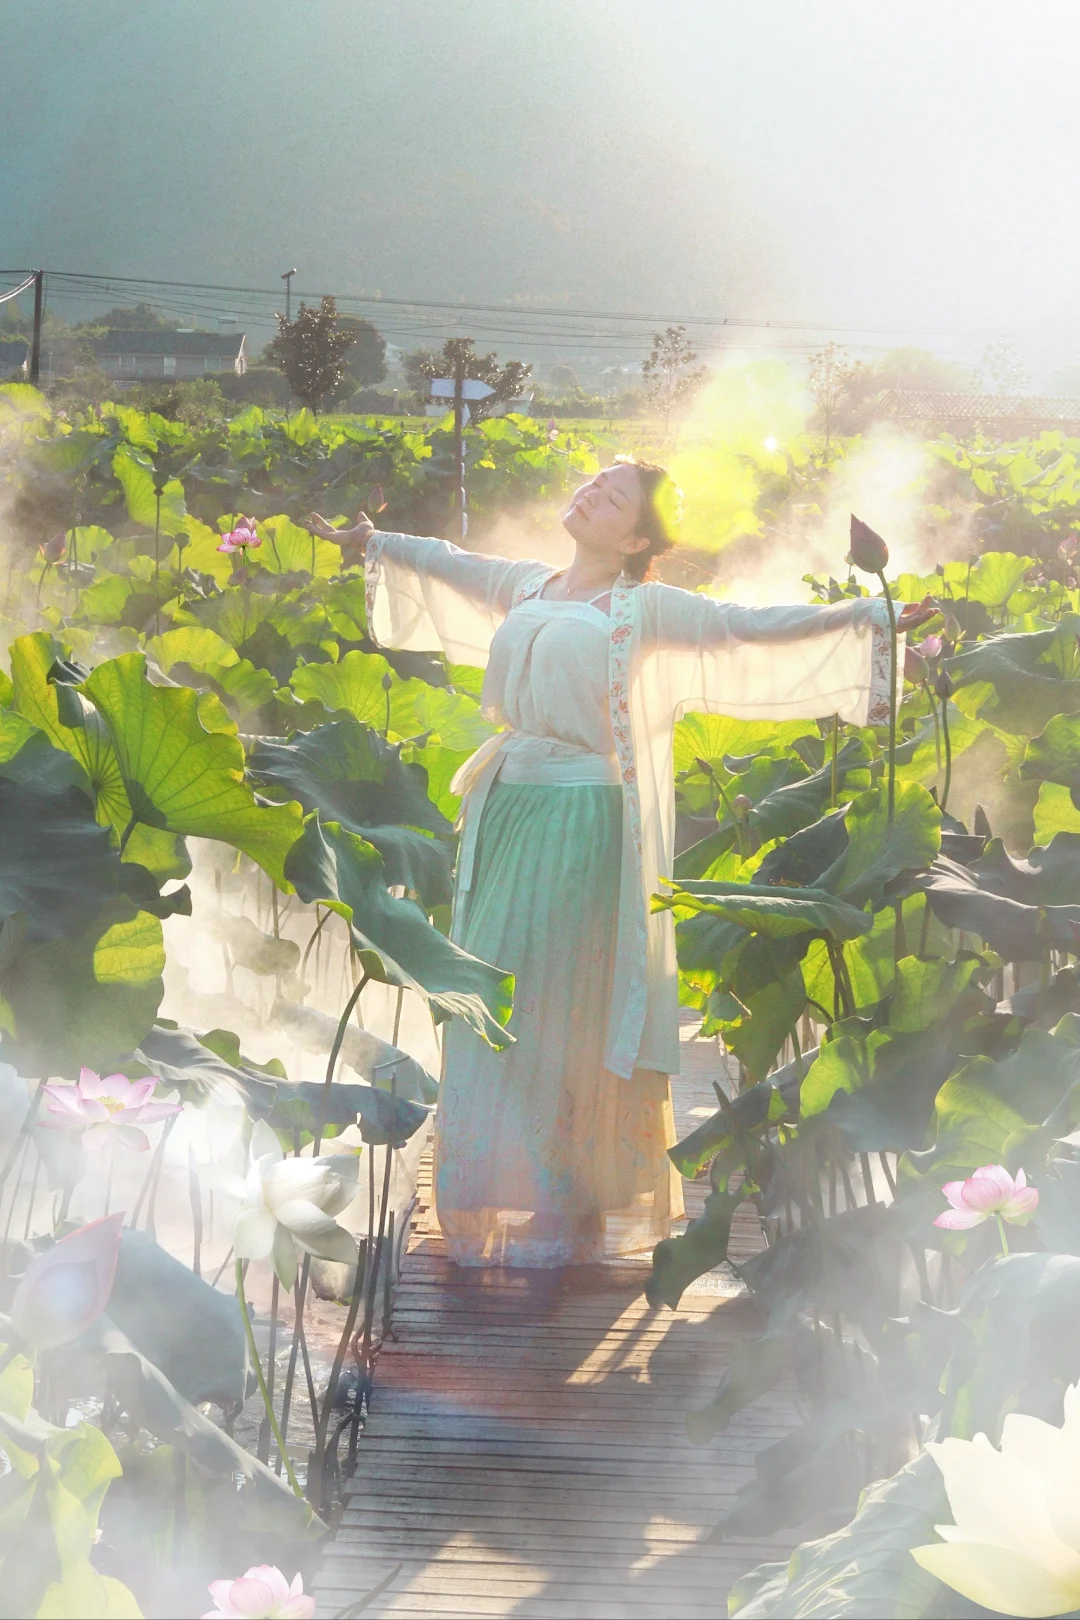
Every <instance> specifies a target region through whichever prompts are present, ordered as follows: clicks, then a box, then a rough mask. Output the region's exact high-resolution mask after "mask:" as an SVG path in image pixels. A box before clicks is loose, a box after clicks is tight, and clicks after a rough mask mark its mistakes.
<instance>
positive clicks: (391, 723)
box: [290, 652, 428, 738]
mask: <svg viewBox="0 0 1080 1620" xmlns="http://www.w3.org/2000/svg"><path fill="white" fill-rule="evenodd" d="M384 683H387V684H384ZM290 685H291V686H292V689H293V691H294V692H295V693H296V695H297V697H298V698H299V699H300V700H301V702H308V701H310V700H315V701H317V702H319V703H322V704H323V706H324V707H325V708H326V709H327V710H328V711H330V712H331V713H336V712H339V711H341V710H344V711H345V713H346V714H351V715H352V716H353V718H354V719H355V720H359V721H360V723H361V725H364V726H370V727H371V728H372V730H373V731H380V732H385V733H387V734H388V735H389V736H391V737H396V738H407V737H415V736H417V735H418V734H419V733H420V732H421V731H423V730H424V729H425V728H424V727H423V726H422V725H421V723H420V722H419V721H418V719H417V717H416V709H415V702H414V700H415V698H416V697H417V695H418V694H422V693H426V692H427V690H428V688H427V687H426V686H425V685H424V683H423V682H422V681H417V680H411V681H403V680H401V679H400V678H399V677H398V676H397V675H395V674H394V672H393V670H392V669H391V667H390V665H389V664H388V663H387V661H386V659H385V658H383V657H382V655H381V654H380V653H364V652H349V653H346V654H345V657H344V658H343V659H342V660H341V662H340V663H337V664H301V665H300V666H299V668H298V669H296V670H295V672H294V673H293V676H292V679H291V681H290Z"/></svg>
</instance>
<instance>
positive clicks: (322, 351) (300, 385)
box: [263, 297, 356, 411]
mask: <svg viewBox="0 0 1080 1620" xmlns="http://www.w3.org/2000/svg"><path fill="white" fill-rule="evenodd" d="M277 323H278V331H277V337H275V338H272V339H271V340H270V342H269V343H268V344H267V345H266V349H265V350H264V356H263V357H264V359H266V360H268V361H269V362H270V364H271V365H275V366H279V367H280V368H281V370H282V371H283V372H284V373H285V376H286V377H287V378H288V382H289V388H290V390H291V392H292V393H293V394H295V396H296V398H297V399H298V400H300V401H301V402H302V403H303V404H304V405H309V406H310V407H311V409H312V410H313V411H318V410H321V409H322V408H323V406H324V405H325V404H326V403H327V402H328V401H329V400H330V399H331V398H332V396H333V395H334V394H335V393H336V392H337V390H338V389H339V388H340V386H341V379H342V378H343V377H344V375H345V371H346V360H345V356H346V355H347V354H348V352H349V350H350V349H351V348H352V346H353V344H354V343H355V341H356V339H355V337H354V336H353V334H352V333H351V332H348V331H342V330H341V324H340V317H339V315H338V312H337V305H336V303H335V302H334V300H333V299H332V298H330V297H326V298H324V299H323V300H322V303H321V304H320V305H319V307H318V309H314V308H310V307H309V306H308V305H307V304H301V305H300V313H299V314H298V315H297V317H296V319H295V321H287V320H286V319H285V317H284V315H278V316H277Z"/></svg>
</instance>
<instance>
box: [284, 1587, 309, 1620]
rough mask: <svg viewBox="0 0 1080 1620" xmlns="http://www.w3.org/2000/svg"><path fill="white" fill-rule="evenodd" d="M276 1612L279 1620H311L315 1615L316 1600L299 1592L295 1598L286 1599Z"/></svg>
mask: <svg viewBox="0 0 1080 1620" xmlns="http://www.w3.org/2000/svg"><path fill="white" fill-rule="evenodd" d="M274 1612H275V1614H276V1616H277V1620H311V1617H312V1615H313V1614H314V1613H315V1599H314V1598H313V1597H305V1596H304V1594H303V1593H302V1592H299V1593H297V1595H296V1596H295V1597H290V1598H286V1599H285V1601H284V1603H283V1604H281V1606H280V1608H278V1609H276V1610H275V1611H274Z"/></svg>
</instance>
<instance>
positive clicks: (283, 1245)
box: [274, 1224, 297, 1288]
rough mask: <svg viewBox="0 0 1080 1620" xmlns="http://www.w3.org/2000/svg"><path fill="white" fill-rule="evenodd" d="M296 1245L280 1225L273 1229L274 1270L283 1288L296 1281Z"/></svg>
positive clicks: (287, 1231) (288, 1232)
mask: <svg viewBox="0 0 1080 1620" xmlns="http://www.w3.org/2000/svg"><path fill="white" fill-rule="evenodd" d="M296 1269H297V1260H296V1244H295V1243H294V1242H293V1239H292V1234H291V1232H290V1231H289V1230H288V1228H287V1227H285V1226H281V1225H280V1224H279V1225H278V1226H277V1227H275V1229H274V1270H275V1271H276V1272H277V1274H278V1278H279V1280H280V1282H281V1284H282V1286H283V1287H284V1288H291V1287H292V1285H293V1283H294V1282H295V1281H296Z"/></svg>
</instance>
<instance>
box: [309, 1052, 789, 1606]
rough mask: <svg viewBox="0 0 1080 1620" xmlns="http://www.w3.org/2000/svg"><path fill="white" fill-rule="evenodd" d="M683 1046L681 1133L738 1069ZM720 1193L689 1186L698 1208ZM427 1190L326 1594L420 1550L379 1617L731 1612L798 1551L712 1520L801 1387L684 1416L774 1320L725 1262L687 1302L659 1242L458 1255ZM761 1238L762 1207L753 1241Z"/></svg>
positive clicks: (328, 1565) (354, 1585)
mask: <svg viewBox="0 0 1080 1620" xmlns="http://www.w3.org/2000/svg"><path fill="white" fill-rule="evenodd" d="M688 1034H692V1031H684V1035H688ZM684 1054H685V1061H684V1070H685V1072H684V1075H683V1076H682V1077H681V1079H680V1080H679V1081H677V1082H676V1086H675V1100H676V1112H677V1116H678V1117H679V1121H680V1125H679V1128H680V1133H681V1134H682V1133H685V1131H687V1130H688V1129H692V1128H693V1126H694V1125H695V1124H697V1123H699V1122H700V1118H701V1117H703V1115H702V1114H701V1112H700V1111H701V1110H702V1109H705V1108H708V1109H709V1110H710V1111H711V1110H712V1106H713V1105H714V1101H715V1099H714V1097H713V1094H712V1091H711V1085H710V1081H711V1080H712V1079H713V1078H717V1077H719V1075H720V1068H719V1063H718V1054H717V1049H716V1047H715V1044H714V1043H711V1042H698V1043H696V1045H695V1044H692V1043H691V1042H690V1041H689V1040H687V1041H685V1042H684ZM691 1109H697V1110H699V1112H698V1113H697V1114H691V1112H690V1110H691ZM706 1191H707V1188H704V1187H700V1188H699V1187H697V1186H693V1187H690V1188H688V1189H687V1194H688V1196H687V1207H688V1212H689V1213H690V1214H693V1213H696V1212H697V1211H698V1210H699V1209H700V1207H701V1203H702V1201H703V1198H704V1195H705V1192H706ZM427 1193H428V1189H427V1188H426V1187H425V1188H422V1191H421V1219H420V1222H419V1224H418V1227H417V1230H416V1231H415V1233H414V1235H413V1239H412V1242H411V1244H410V1249H409V1253H408V1254H407V1256H406V1259H405V1265H404V1270H403V1274H402V1278H401V1281H400V1284H399V1287H398V1291H397V1295H396V1301H395V1309H394V1318H393V1332H394V1338H392V1339H391V1340H390V1341H389V1342H388V1343H387V1344H386V1345H385V1346H384V1348H383V1350H382V1353H381V1355H380V1358H379V1362H378V1366H377V1370H376V1385H375V1392H374V1397H373V1405H372V1411H371V1414H370V1417H369V1419H368V1423H367V1427H366V1429H365V1431H364V1433H363V1436H362V1438H361V1442H360V1455H359V1463H358V1468H357V1472H356V1474H355V1476H354V1478H353V1479H352V1480H351V1481H350V1483H349V1487H348V1495H347V1500H346V1504H345V1507H344V1511H343V1513H342V1517H341V1521H340V1524H339V1525H338V1527H337V1530H336V1532H335V1536H334V1538H333V1540H332V1541H331V1542H330V1543H329V1545H327V1547H326V1548H325V1552H324V1557H323V1567H322V1571H321V1573H320V1576H319V1579H318V1581H317V1584H316V1594H317V1599H318V1605H319V1607H318V1611H317V1612H318V1613H319V1614H320V1615H323V1616H326V1615H330V1614H333V1613H334V1612H335V1611H336V1610H338V1609H341V1608H343V1607H345V1605H346V1604H348V1603H349V1602H352V1601H354V1600H355V1599H356V1598H358V1597H360V1596H361V1595H362V1594H363V1593H364V1592H365V1591H367V1590H368V1589H369V1588H370V1587H371V1586H372V1585H374V1584H375V1583H376V1581H378V1580H379V1579H381V1578H382V1577H384V1576H385V1575H387V1574H388V1573H389V1571H390V1570H391V1569H393V1568H394V1566H395V1565H396V1564H397V1563H399V1562H400V1563H401V1565H402V1568H401V1572H400V1574H399V1576H398V1577H397V1578H396V1579H395V1581H394V1583H393V1586H392V1588H391V1589H390V1590H389V1591H387V1592H386V1593H385V1594H384V1595H383V1596H382V1598H380V1600H379V1601H378V1602H377V1603H376V1604H375V1605H373V1607H372V1608H371V1610H369V1611H367V1612H368V1613H370V1614H371V1615H372V1617H373V1620H387V1617H390V1616H401V1617H404V1616H410V1615H423V1616H424V1617H425V1620H440V1617H441V1616H442V1617H445V1620H468V1617H476V1620H479V1617H487V1616H500V1617H509V1616H510V1615H513V1616H514V1617H515V1620H534V1617H535V1620H564V1617H565V1620H579V1617H580V1620H653V1617H656V1620H671V1617H672V1616H674V1615H678V1616H680V1617H682V1616H685V1617H686V1620H698V1617H699V1616H700V1617H701V1620H705V1617H709V1620H714V1617H715V1616H716V1615H718V1614H721V1613H723V1611H724V1593H725V1591H726V1590H727V1588H728V1587H729V1586H730V1585H731V1583H732V1581H733V1580H734V1579H735V1578H736V1577H737V1576H738V1575H739V1574H741V1573H742V1572H744V1571H745V1570H746V1569H747V1568H749V1567H751V1566H752V1565H753V1564H755V1563H758V1562H761V1561H765V1560H774V1559H776V1558H778V1557H783V1556H785V1555H786V1552H787V1551H788V1546H787V1543H786V1542H784V1541H782V1540H781V1541H777V1540H773V1541H767V1542H748V1541H746V1540H745V1539H743V1538H738V1539H730V1540H727V1541H725V1542H723V1543H717V1544H714V1543H711V1542H709V1541H708V1540H707V1539H706V1538H707V1536H708V1534H709V1531H710V1530H711V1527H712V1526H713V1525H714V1524H715V1523H716V1521H717V1519H718V1518H719V1517H720V1515H721V1514H722V1513H723V1511H724V1509H725V1508H726V1507H727V1506H729V1505H730V1503H731V1501H732V1500H733V1498H734V1496H735V1494H736V1492H737V1491H738V1490H739V1488H740V1487H741V1486H743V1485H745V1484H746V1483H748V1482H749V1481H750V1480H751V1479H752V1478H753V1476H754V1462H755V1458H756V1456H757V1454H758V1453H759V1452H760V1451H761V1449H762V1448H763V1447H764V1446H767V1445H770V1444H771V1443H772V1442H773V1441H775V1440H777V1439H780V1438H781V1437H782V1436H783V1435H784V1434H786V1433H788V1432H789V1431H790V1428H791V1425H792V1421H793V1414H792V1411H791V1407H790V1402H789V1400H788V1396H787V1394H786V1392H785V1391H783V1390H781V1391H777V1392H774V1393H773V1394H771V1395H768V1396H765V1397H763V1398H762V1399H761V1400H760V1401H758V1402H755V1404H754V1406H753V1407H752V1408H750V1409H748V1410H747V1411H745V1412H743V1413H740V1414H739V1415H738V1416H737V1418H736V1419H735V1420H734V1422H733V1423H732V1424H731V1425H730V1426H729V1428H728V1429H727V1430H726V1431H725V1433H724V1434H723V1435H722V1436H719V1437H717V1438H716V1439H715V1440H714V1441H712V1442H711V1443H710V1444H709V1445H708V1446H706V1447H701V1448H698V1447H694V1446H691V1445H690V1443H689V1441H688V1439H687V1437H686V1432H685V1428H684V1422H683V1419H684V1415H685V1413H686V1411H687V1410H688V1409H689V1408H691V1407H693V1406H695V1405H700V1404H702V1403H703V1402H704V1401H705V1400H707V1399H708V1398H709V1396H710V1395H711V1393H712V1391H713V1390H714V1389H715V1387H716V1384H717V1381H718V1380H719V1378H720V1376H721V1374H722V1373H723V1371H724V1369H725V1367H726V1365H727V1363H728V1361H729V1360H730V1357H731V1353H732V1350H733V1349H734V1347H735V1346H736V1345H738V1344H742V1343H745V1342H746V1341H747V1340H748V1339H751V1338H753V1337H755V1336H756V1334H757V1333H758V1332H760V1328H761V1324H760V1321H759V1318H758V1315H757V1313H756V1311H755V1310H754V1308H753V1306H752V1305H751V1303H750V1301H749V1300H748V1299H747V1297H746V1295H745V1291H744V1290H743V1289H742V1286H741V1284H740V1283H739V1281H738V1279H737V1277H736V1276H735V1275H734V1273H732V1272H730V1270H727V1269H725V1270H722V1271H719V1272H717V1273H715V1274H710V1276H709V1277H708V1278H705V1279H703V1280H702V1282H701V1284H700V1286H699V1287H698V1288H697V1289H695V1291H694V1292H692V1293H691V1294H689V1295H688V1296H687V1297H686V1298H684V1300H683V1301H682V1303H681V1305H680V1308H679V1309H678V1310H677V1311H668V1310H654V1309H652V1308H651V1307H650V1306H649V1305H648V1304H647V1303H646V1301H645V1300H644V1297H643V1295H642V1285H643V1283H644V1280H645V1278H646V1276H647V1275H648V1257H647V1256H644V1257H642V1258H640V1259H639V1258H637V1257H633V1258H630V1259H624V1260H620V1261H617V1262H614V1263H611V1264H607V1265H603V1266H587V1267H575V1268H571V1269H570V1270H569V1271H566V1272H562V1273H556V1272H522V1271H509V1270H504V1269H498V1270H497V1269H485V1268H462V1267H457V1266H454V1265H453V1264H451V1262H450V1261H449V1259H448V1258H447V1256H446V1253H445V1248H444V1245H443V1243H442V1239H441V1236H440V1235H439V1233H438V1231H437V1229H435V1228H434V1227H433V1225H432V1224H431V1221H430V1219H429V1218H428V1211H427V1204H428V1196H427ZM760 1245H761V1237H760V1232H759V1230H758V1227H757V1224H756V1218H755V1216H754V1213H753V1211H752V1209H750V1208H749V1207H748V1206H743V1208H742V1209H740V1211H739V1212H738V1213H737V1216H736V1221H735V1223H734V1224H733V1234H732V1246H733V1249H735V1250H736V1251H737V1252H738V1253H739V1254H740V1255H743V1256H745V1255H749V1254H751V1253H754V1252H756V1250H757V1249H758V1248H760Z"/></svg>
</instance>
